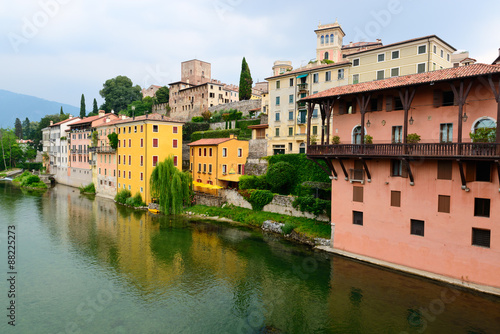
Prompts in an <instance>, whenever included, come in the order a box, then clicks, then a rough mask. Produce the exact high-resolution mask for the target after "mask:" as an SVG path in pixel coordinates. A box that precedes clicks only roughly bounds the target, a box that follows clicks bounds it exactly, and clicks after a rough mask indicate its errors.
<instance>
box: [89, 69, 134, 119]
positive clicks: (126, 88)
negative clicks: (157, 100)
mask: <svg viewBox="0 0 500 334" xmlns="http://www.w3.org/2000/svg"><path fill="white" fill-rule="evenodd" d="M99 94H100V95H101V96H102V97H103V98H104V101H105V102H104V104H103V105H102V106H101V109H104V110H105V111H106V112H110V111H111V110H114V111H115V112H116V113H118V112H120V111H122V110H125V109H127V106H128V105H129V104H130V103H132V102H134V101H141V98H142V93H141V87H140V86H138V85H136V86H133V85H132V80H130V79H129V78H127V77H126V76H121V75H119V76H117V77H116V78H114V79H108V80H106V82H105V83H104V84H103V88H102V89H101V90H100V91H99Z"/></svg>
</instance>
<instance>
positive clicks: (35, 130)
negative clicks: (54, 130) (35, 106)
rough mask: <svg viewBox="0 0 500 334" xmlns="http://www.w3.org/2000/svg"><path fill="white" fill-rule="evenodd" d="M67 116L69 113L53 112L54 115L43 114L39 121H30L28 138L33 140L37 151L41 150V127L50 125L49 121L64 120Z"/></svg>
mask: <svg viewBox="0 0 500 334" xmlns="http://www.w3.org/2000/svg"><path fill="white" fill-rule="evenodd" d="M68 118H69V114H63V115H61V114H54V115H46V116H44V117H43V118H42V119H41V120H40V122H38V123H37V122H32V123H31V125H30V128H31V131H32V132H31V133H32V134H31V135H30V137H31V138H30V139H32V140H33V145H34V147H35V148H36V149H37V150H38V151H42V148H43V143H42V129H44V128H46V127H48V126H50V121H52V122H54V124H55V123H58V122H61V121H64V120H66V119H68Z"/></svg>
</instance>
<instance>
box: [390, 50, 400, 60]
mask: <svg viewBox="0 0 500 334" xmlns="http://www.w3.org/2000/svg"><path fill="white" fill-rule="evenodd" d="M391 59H399V50H396V51H392V52H391Z"/></svg>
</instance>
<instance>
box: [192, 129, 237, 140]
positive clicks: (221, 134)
mask: <svg viewBox="0 0 500 334" xmlns="http://www.w3.org/2000/svg"><path fill="white" fill-rule="evenodd" d="M231 134H234V135H235V136H239V134H240V129H228V130H208V131H197V132H193V134H192V135H191V141H197V140H199V139H202V138H229V136H230V135H231Z"/></svg>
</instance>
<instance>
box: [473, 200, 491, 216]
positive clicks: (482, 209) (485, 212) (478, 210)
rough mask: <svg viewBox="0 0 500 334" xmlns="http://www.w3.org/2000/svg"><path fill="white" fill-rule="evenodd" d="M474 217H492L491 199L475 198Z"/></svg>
mask: <svg viewBox="0 0 500 334" xmlns="http://www.w3.org/2000/svg"><path fill="white" fill-rule="evenodd" d="M474 216H475V217H489V216H490V199H489V198H474Z"/></svg>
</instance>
